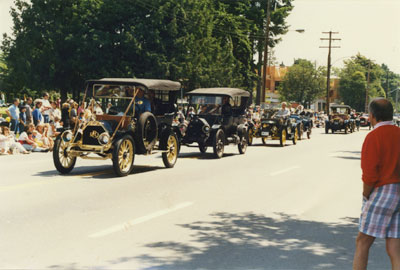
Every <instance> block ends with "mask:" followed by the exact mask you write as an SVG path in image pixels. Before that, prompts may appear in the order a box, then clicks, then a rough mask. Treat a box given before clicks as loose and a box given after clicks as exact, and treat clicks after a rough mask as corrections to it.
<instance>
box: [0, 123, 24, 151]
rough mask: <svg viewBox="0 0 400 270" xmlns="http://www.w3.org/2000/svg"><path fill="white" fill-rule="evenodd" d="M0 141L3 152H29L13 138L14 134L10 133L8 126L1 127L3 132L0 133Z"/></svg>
mask: <svg viewBox="0 0 400 270" xmlns="http://www.w3.org/2000/svg"><path fill="white" fill-rule="evenodd" d="M0 142H1V143H2V149H3V151H2V152H3V154H13V153H15V152H16V151H17V152H20V153H23V154H29V152H28V151H27V150H25V148H24V147H22V145H21V144H19V143H18V142H17V141H16V140H15V137H14V135H12V134H11V133H10V129H9V128H8V127H3V132H2V134H0Z"/></svg>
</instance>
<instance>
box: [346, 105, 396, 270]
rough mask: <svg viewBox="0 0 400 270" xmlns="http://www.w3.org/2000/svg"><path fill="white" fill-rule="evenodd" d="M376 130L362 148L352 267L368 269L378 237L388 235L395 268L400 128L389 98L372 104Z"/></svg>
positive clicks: (388, 252) (386, 236)
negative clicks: (360, 200) (359, 208)
mask: <svg viewBox="0 0 400 270" xmlns="http://www.w3.org/2000/svg"><path fill="white" fill-rule="evenodd" d="M369 112H370V113H369V119H370V121H371V124H372V126H374V130H373V131H371V132H370V133H369V134H368V135H367V136H366V138H365V140H364V144H363V147H362V152H361V168H362V181H363V183H364V186H363V206H362V211H361V217H360V223H359V233H358V236H357V240H356V251H355V255H354V262H353V269H355V270H358V269H366V268H367V264H368V253H369V249H370V247H371V245H372V244H373V242H374V240H375V238H376V237H378V238H384V239H386V251H387V254H388V255H389V257H390V261H391V263H392V269H396V270H398V269H400V209H399V208H400V170H399V169H400V128H399V127H396V126H394V125H393V123H392V120H393V106H392V104H391V103H390V102H389V101H388V100H386V99H378V100H374V101H372V102H371V104H370V105H369Z"/></svg>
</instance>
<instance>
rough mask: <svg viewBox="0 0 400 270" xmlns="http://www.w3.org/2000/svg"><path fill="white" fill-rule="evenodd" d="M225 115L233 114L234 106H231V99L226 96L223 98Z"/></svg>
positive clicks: (223, 112)
mask: <svg viewBox="0 0 400 270" xmlns="http://www.w3.org/2000/svg"><path fill="white" fill-rule="evenodd" d="M221 112H222V114H223V115H231V114H232V106H231V104H229V97H227V96H225V97H223V98H222V110H221Z"/></svg>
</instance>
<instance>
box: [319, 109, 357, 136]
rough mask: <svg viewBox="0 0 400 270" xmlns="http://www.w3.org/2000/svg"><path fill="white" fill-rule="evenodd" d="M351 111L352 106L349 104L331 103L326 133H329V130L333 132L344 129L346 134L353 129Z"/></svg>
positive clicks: (326, 122)
mask: <svg viewBox="0 0 400 270" xmlns="http://www.w3.org/2000/svg"><path fill="white" fill-rule="evenodd" d="M350 112H351V107H350V106H348V105H337V104H333V105H331V106H330V115H329V119H328V120H326V121H325V133H329V130H331V131H332V133H335V132H336V131H341V130H343V131H344V133H345V134H347V133H348V132H349V131H351V130H352V129H351V128H352V123H351V122H350ZM354 126H355V125H354Z"/></svg>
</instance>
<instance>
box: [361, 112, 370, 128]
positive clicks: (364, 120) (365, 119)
mask: <svg viewBox="0 0 400 270" xmlns="http://www.w3.org/2000/svg"><path fill="white" fill-rule="evenodd" d="M360 126H361V127H369V129H371V123H370V122H369V115H368V114H367V113H363V114H361V116H360Z"/></svg>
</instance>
